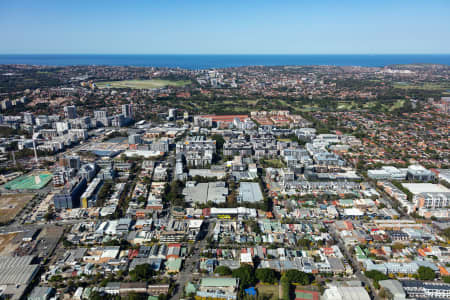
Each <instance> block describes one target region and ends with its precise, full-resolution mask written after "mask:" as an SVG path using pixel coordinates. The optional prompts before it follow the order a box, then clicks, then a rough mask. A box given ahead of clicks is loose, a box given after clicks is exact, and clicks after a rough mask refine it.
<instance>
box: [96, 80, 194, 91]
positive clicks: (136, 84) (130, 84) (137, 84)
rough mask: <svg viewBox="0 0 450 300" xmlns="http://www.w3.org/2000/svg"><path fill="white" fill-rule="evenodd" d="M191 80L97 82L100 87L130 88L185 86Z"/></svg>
mask: <svg viewBox="0 0 450 300" xmlns="http://www.w3.org/2000/svg"><path fill="white" fill-rule="evenodd" d="M190 83H191V81H189V80H178V81H175V80H162V79H151V80H121V81H104V82H96V83H95V84H96V85H97V86H98V87H99V88H101V89H102V88H129V89H155V88H163V87H166V86H174V87H183V86H186V85H188V84H190Z"/></svg>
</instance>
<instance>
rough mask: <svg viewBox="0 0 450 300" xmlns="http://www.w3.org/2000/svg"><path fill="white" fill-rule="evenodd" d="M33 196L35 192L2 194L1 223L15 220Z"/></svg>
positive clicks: (0, 204) (0, 199)
mask: <svg viewBox="0 0 450 300" xmlns="http://www.w3.org/2000/svg"><path fill="white" fill-rule="evenodd" d="M33 197H34V195H33V194H10V195H9V194H8V195H1V196H0V223H8V222H9V221H11V220H13V219H14V218H15V217H16V216H17V214H18V213H19V212H20V211H21V210H22V209H23V208H24V207H25V205H26V204H27V203H28V201H30V200H31V199H33Z"/></svg>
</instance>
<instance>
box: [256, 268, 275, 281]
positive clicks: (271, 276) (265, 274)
mask: <svg viewBox="0 0 450 300" xmlns="http://www.w3.org/2000/svg"><path fill="white" fill-rule="evenodd" d="M255 275H256V278H257V279H258V280H259V281H261V282H265V283H272V284H274V283H275V282H277V281H278V274H277V273H276V272H275V271H274V270H273V269H270V268H262V269H257V270H256V272H255Z"/></svg>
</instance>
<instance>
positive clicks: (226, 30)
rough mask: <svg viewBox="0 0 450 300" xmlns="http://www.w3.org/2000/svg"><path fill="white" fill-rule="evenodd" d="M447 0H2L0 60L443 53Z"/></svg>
mask: <svg viewBox="0 0 450 300" xmlns="http://www.w3.org/2000/svg"><path fill="white" fill-rule="evenodd" d="M449 16H450V1H449V0H427V1H425V0H396V1H392V0H391V1H384V0H360V1H350V0H334V1H332V0H329V1H325V0H296V1H282V0H281V1H265V0H248V1H246V0H240V1H234V0H221V1H219V0H208V1H203V0H179V1H178V0H177V1H175V0H160V1H159V0H158V1H156V0H145V1H140V0H130V1H115V0H109V1H103V0H90V1H84V0H74V1H66V0H58V1H46V0H29V1H28V0H27V1H24V0H14V1H11V0H0V53H3V54H5V53H6V54H13V53H14V54H15V53H91V54H97V53H98V54H102V53H108V54H357V53H358V54H394V53H424V54H425V53H450V38H449V37H450V17H449Z"/></svg>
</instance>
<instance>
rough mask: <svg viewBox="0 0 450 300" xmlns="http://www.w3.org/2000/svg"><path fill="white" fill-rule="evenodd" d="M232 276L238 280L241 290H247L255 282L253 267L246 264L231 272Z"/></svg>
mask: <svg viewBox="0 0 450 300" xmlns="http://www.w3.org/2000/svg"><path fill="white" fill-rule="evenodd" d="M232 275H233V277H237V278H239V283H240V287H241V289H244V288H248V287H249V286H252V285H254V284H255V283H256V281H257V280H256V277H255V273H254V270H253V267H252V266H250V265H247V264H244V265H242V266H241V267H239V268H237V269H236V270H233V272H232Z"/></svg>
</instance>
